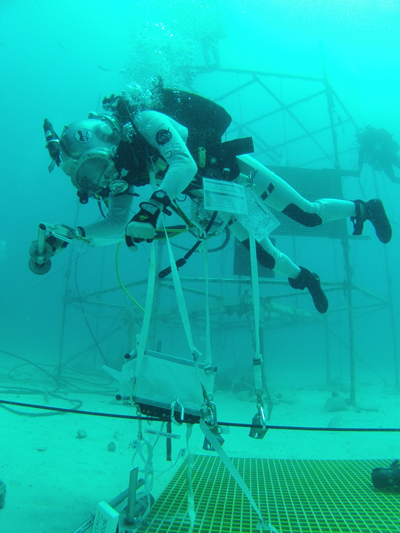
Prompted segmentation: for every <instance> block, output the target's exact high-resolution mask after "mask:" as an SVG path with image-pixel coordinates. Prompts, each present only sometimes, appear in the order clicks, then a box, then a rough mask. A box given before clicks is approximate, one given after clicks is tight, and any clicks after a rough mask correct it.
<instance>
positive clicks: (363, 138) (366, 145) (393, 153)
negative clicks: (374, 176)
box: [356, 126, 400, 183]
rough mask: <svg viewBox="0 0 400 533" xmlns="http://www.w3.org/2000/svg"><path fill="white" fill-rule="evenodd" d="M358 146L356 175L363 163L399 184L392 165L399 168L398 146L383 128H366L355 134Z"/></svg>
mask: <svg viewBox="0 0 400 533" xmlns="http://www.w3.org/2000/svg"><path fill="white" fill-rule="evenodd" d="M356 138H357V141H358V144H359V148H358V175H360V174H361V170H362V168H363V166H364V163H367V164H368V165H370V166H371V167H372V168H373V169H374V170H379V171H382V172H384V173H385V174H386V176H387V177H388V178H389V179H390V181H391V182H393V183H400V178H398V177H397V176H396V175H395V173H394V169H393V165H394V166H395V167H397V168H400V157H399V155H398V153H397V152H398V151H399V148H400V146H399V144H398V143H397V142H396V141H394V140H393V135H391V134H390V133H389V132H387V131H386V130H384V129H383V128H379V129H377V128H373V127H372V126H367V127H366V128H364V129H363V130H360V131H359V132H357V133H356Z"/></svg>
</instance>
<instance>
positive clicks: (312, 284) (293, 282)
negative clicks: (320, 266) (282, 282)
mask: <svg viewBox="0 0 400 533" xmlns="http://www.w3.org/2000/svg"><path fill="white" fill-rule="evenodd" d="M289 285H290V286H291V287H293V289H300V290H301V291H303V290H304V289H308V292H309V293H310V294H311V298H312V299H313V302H314V305H315V309H316V310H317V311H318V312H319V313H321V314H323V313H326V312H327V311H328V305H329V304H328V298H327V297H326V296H325V293H324V291H323V290H322V289H321V282H320V279H319V276H318V275H317V274H314V272H310V271H309V270H307V269H306V268H303V267H300V274H299V275H298V276H297V278H289Z"/></svg>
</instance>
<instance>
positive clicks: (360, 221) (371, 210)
mask: <svg viewBox="0 0 400 533" xmlns="http://www.w3.org/2000/svg"><path fill="white" fill-rule="evenodd" d="M354 203H355V204H356V215H355V216H354V217H351V221H352V222H353V225H354V231H353V235H361V234H362V231H363V228H364V222H365V221H366V220H369V221H370V222H371V223H372V225H373V226H374V228H375V232H376V236H377V237H378V239H379V240H380V241H381V242H383V244H387V243H388V242H389V241H390V239H391V238H392V227H391V225H390V222H389V219H388V217H387V215H386V212H385V208H384V207H383V203H382V202H381V200H378V199H377V198H376V199H374V200H370V201H369V202H363V201H362V200H355V201H354Z"/></svg>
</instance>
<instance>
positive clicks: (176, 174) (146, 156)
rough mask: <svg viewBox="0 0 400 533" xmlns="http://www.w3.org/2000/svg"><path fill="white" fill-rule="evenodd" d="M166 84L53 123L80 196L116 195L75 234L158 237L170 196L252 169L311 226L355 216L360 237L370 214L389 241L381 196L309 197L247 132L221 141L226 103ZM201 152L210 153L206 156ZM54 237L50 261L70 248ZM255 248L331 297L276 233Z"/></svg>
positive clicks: (61, 161) (50, 142)
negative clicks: (146, 104)
mask: <svg viewBox="0 0 400 533" xmlns="http://www.w3.org/2000/svg"><path fill="white" fill-rule="evenodd" d="M159 92H160V94H161V95H162V96H164V95H165V98H164V100H163V102H164V104H163V105H154V106H152V107H153V108H150V109H141V108H140V107H138V106H137V105H135V104H134V103H132V101H129V99H128V98H126V96H125V95H124V96H114V95H112V96H111V97H110V98H107V99H104V100H103V107H104V108H105V109H106V111H107V112H108V113H109V114H104V115H96V114H90V115H89V118H88V119H84V120H80V121H77V122H74V123H72V124H70V125H69V126H67V127H65V128H64V131H63V133H62V135H61V138H60V139H59V138H58V136H57V134H56V133H55V132H54V130H53V128H52V126H51V124H50V123H49V122H48V121H47V120H46V121H45V125H44V129H45V134H46V139H47V148H48V149H49V152H50V155H51V156H52V159H53V166H54V164H57V165H58V166H59V167H60V168H61V170H62V171H63V172H64V173H65V174H67V175H68V176H70V178H71V181H72V184H73V185H74V187H76V189H78V192H77V194H78V196H79V198H80V201H81V203H87V201H88V200H89V199H90V198H94V199H96V200H106V199H107V201H108V203H109V211H108V215H107V217H106V218H105V219H104V220H101V221H99V222H96V223H94V224H90V225H87V226H85V227H78V228H76V229H74V230H71V231H72V237H71V235H70V237H71V238H70V239H69V240H73V239H74V238H76V239H80V240H85V241H86V242H88V243H89V244H92V245H94V246H103V245H107V244H112V243H116V242H118V241H120V240H121V239H122V238H124V237H125V241H126V244H127V246H128V247H129V248H130V249H132V250H134V249H135V248H136V245H137V244H138V243H141V242H144V241H146V242H151V241H152V240H153V239H154V237H155V233H156V228H157V225H158V219H159V216H160V213H161V212H167V213H168V208H169V207H170V206H171V203H172V202H173V201H174V200H175V199H176V198H177V197H178V196H179V195H180V194H182V193H184V194H187V195H188V196H189V197H190V198H192V199H196V198H198V196H200V195H201V194H202V178H203V177H211V178H214V179H228V180H230V181H233V180H235V181H238V182H243V181H246V179H247V180H249V176H250V175H251V180H252V183H253V190H254V191H255V193H256V194H257V195H258V196H259V197H260V198H261V199H262V200H263V201H264V203H265V204H266V205H267V206H268V207H271V208H273V209H276V210H277V211H280V212H282V213H284V214H285V215H287V216H289V217H290V218H292V219H293V220H295V221H296V222H298V223H300V224H302V225H304V226H308V227H313V226H318V225H320V224H323V223H325V222H329V221H332V220H339V219H344V218H347V217H350V218H351V220H352V221H353V223H354V228H355V229H354V234H356V235H360V234H361V233H362V230H363V224H364V222H365V221H370V222H371V223H372V224H373V226H374V228H375V231H376V234H377V237H378V239H379V240H380V241H381V242H383V243H385V244H386V243H388V242H389V241H390V239H391V235H392V230H391V226H390V223H389V221H388V218H387V216H386V213H385V210H384V207H383V205H382V202H381V201H380V200H377V199H374V200H370V201H369V202H364V201H362V200H355V201H347V200H335V199H320V200H317V201H315V202H309V201H308V200H306V199H305V198H303V197H302V196H301V195H300V194H299V193H298V192H296V191H295V190H294V189H293V188H292V187H290V186H289V185H288V184H287V183H286V182H285V181H284V180H283V179H281V178H280V177H279V176H277V175H276V174H274V173H273V172H271V171H270V170H269V169H268V168H266V167H265V166H264V165H262V164H261V163H259V162H258V161H256V160H255V159H254V158H252V157H251V156H249V155H248V153H246V150H247V151H252V150H251V149H249V145H248V143H244V145H245V146H244V145H243V142H242V141H246V140H242V139H239V140H235V141H228V142H226V143H221V137H222V134H223V132H224V131H225V130H226V129H227V127H228V126H229V124H230V122H231V117H230V116H229V114H228V113H227V112H226V111H225V110H224V108H222V107H221V106H219V105H218V104H215V103H214V102H211V101H210V100H207V99H205V98H203V97H201V96H198V95H195V94H193V93H187V92H185V91H177V90H170V89H164V88H163V87H160V88H159ZM167 97H169V98H173V99H174V98H175V100H174V102H175V104H176V106H178V107H179V106H181V109H180V114H179V113H178V114H176V113H174V112H173V111H171V105H170V106H169V108H168V105H167V106H166V107H165V102H166V101H167ZM172 107H173V106H172ZM167 108H168V109H167ZM162 111H164V112H162ZM171 115H172V116H174V117H175V118H177V117H178V115H179V116H180V117H181V119H180V121H179V122H178V121H177V120H175V118H172V117H171ZM182 122H185V123H186V124H187V127H186V126H185V125H183V124H182ZM236 141H238V142H236ZM201 150H204V152H201ZM201 154H203V156H204V154H206V157H205V159H204V160H201V159H202V156H201ZM227 170H228V173H227V172H226V171H227ZM227 174H228V175H227ZM149 182H151V183H152V184H153V185H154V187H153V188H154V192H153V194H152V195H151V197H150V198H148V199H146V200H145V201H142V202H141V203H140V204H139V211H138V212H136V214H135V215H134V216H133V217H132V213H131V210H132V202H133V195H134V187H135V186H141V185H145V184H147V183H149ZM156 183H158V184H159V186H158V188H156V187H155V184H156ZM221 217H222V218H225V220H226V219H227V218H228V219H229V229H230V230H231V231H232V233H233V234H234V235H235V236H236V237H237V238H238V240H239V241H240V242H241V243H242V244H243V245H244V246H245V247H246V248H249V247H250V241H249V234H248V231H247V229H246V228H245V227H244V226H243V225H242V224H241V223H240V222H239V221H238V220H237V219H236V218H235V216H234V215H229V214H226V213H221ZM46 241H47V242H48V243H49V244H50V246H51V250H52V252H50V253H49V256H48V259H50V258H51V256H52V255H54V254H56V253H59V252H60V251H62V250H63V249H64V248H65V246H66V243H65V241H64V240H62V239H59V238H55V237H54V235H50V236H49V237H47V239H46ZM35 243H37V241H35V242H34V243H33V244H32V246H31V250H30V254H31V257H32V258H34V257H35V254H36V253H37V244H35ZM256 249H257V259H258V261H259V262H260V263H261V264H262V265H263V266H265V267H267V268H269V269H271V270H274V271H275V272H277V273H279V274H282V275H284V276H287V277H288V278H289V284H290V285H291V287H293V288H294V289H299V290H304V289H308V291H309V292H310V294H311V297H312V299H313V302H314V305H315V307H316V309H317V310H318V311H319V312H320V313H325V312H326V311H327V309H328V300H327V298H326V295H325V294H324V292H323V290H322V288H321V284H320V279H319V277H318V275H317V274H314V273H312V272H310V271H309V270H308V269H306V268H304V267H301V266H298V265H296V264H295V263H293V261H292V260H291V259H290V258H289V257H288V256H286V255H285V254H283V253H282V252H280V251H279V250H278V249H277V248H275V247H274V246H273V245H272V243H271V241H270V239H269V238H268V237H265V238H264V239H263V240H262V241H261V242H260V243H258V242H257V243H256ZM36 273H39V272H36Z"/></svg>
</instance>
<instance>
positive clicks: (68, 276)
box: [57, 204, 80, 379]
mask: <svg viewBox="0 0 400 533" xmlns="http://www.w3.org/2000/svg"><path fill="white" fill-rule="evenodd" d="M79 206H80V204H77V206H76V212H75V220H74V227H76V225H77V223H78V215H79ZM72 261H73V248H72V247H71V250H70V254H69V261H68V267H67V270H66V272H65V278H66V279H65V289H64V298H63V308H62V314H61V333H60V347H59V351H58V365H57V379H61V373H62V361H63V355H64V337H65V323H66V319H67V297H68V292H69V283H70V280H71V272H72Z"/></svg>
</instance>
